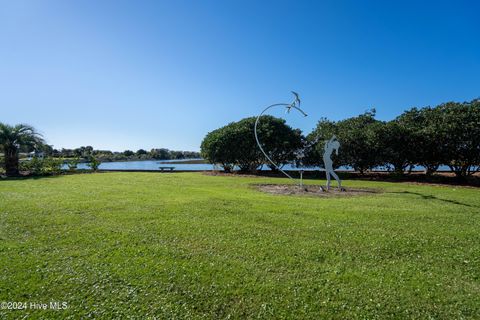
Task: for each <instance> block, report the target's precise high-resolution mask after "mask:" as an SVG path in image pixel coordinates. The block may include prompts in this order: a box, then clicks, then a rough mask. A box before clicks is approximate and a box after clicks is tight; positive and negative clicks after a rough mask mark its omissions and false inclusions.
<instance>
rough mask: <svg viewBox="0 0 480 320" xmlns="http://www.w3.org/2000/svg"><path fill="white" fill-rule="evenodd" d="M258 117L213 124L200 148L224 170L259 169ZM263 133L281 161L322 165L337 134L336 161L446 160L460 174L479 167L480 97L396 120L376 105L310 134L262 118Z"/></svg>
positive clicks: (434, 165) (407, 163)
mask: <svg viewBox="0 0 480 320" xmlns="http://www.w3.org/2000/svg"><path fill="white" fill-rule="evenodd" d="M254 123H255V118H246V119H243V120H241V121H239V122H234V123H230V124H228V125H227V126H224V127H222V128H219V129H217V130H214V131H212V132H210V133H208V134H207V136H206V137H205V138H204V140H203V142H202V145H201V154H202V156H203V157H204V158H205V159H208V160H209V161H210V162H212V163H218V164H221V165H222V166H223V167H224V168H225V170H227V171H229V170H232V169H233V168H234V167H235V166H238V167H239V168H240V169H241V170H244V171H255V170H257V169H258V168H260V166H261V165H263V164H264V163H266V160H265V157H264V156H263V155H262V154H261V153H260V150H259V148H258V147H257V145H256V141H255V137H254V134H253V126H254ZM259 123H260V126H259V130H258V132H259V134H258V135H259V137H260V140H261V143H262V146H263V148H264V149H265V151H266V152H267V154H268V155H269V157H270V158H272V159H273V160H274V161H275V162H276V163H278V164H280V165H285V164H287V163H290V164H297V165H298V164H299V163H300V162H301V163H303V164H305V165H312V166H320V167H321V166H323V160H322V155H323V147H324V141H325V140H328V139H330V138H331V137H332V136H333V135H336V136H337V138H338V140H339V141H340V143H341V149H340V153H339V155H338V156H336V155H334V163H335V165H336V166H337V167H340V166H347V167H351V168H353V169H354V170H356V171H358V172H360V173H364V172H365V171H367V170H373V169H377V168H380V167H384V168H386V169H388V170H392V171H394V172H396V173H398V174H403V173H404V172H406V171H409V170H412V168H414V167H415V166H422V167H423V168H424V169H425V171H426V173H427V174H428V175H431V174H433V173H434V172H435V171H437V170H438V168H439V167H440V166H442V165H444V166H448V167H449V168H450V169H451V170H452V171H453V172H454V173H455V174H456V175H457V176H459V177H465V176H467V175H471V174H473V173H475V172H478V171H480V100H479V99H476V100H473V101H470V102H464V103H456V102H449V103H444V104H441V105H439V106H436V107H425V108H420V109H419V108H412V109H410V110H408V111H405V112H404V113H403V114H401V115H400V116H399V117H397V118H396V119H394V120H392V121H380V120H377V119H376V118H375V110H370V111H368V112H365V113H364V114H361V115H359V116H357V117H352V118H349V119H345V120H341V121H330V120H328V119H321V120H320V121H319V122H318V124H317V126H316V128H315V129H314V130H313V131H312V132H311V133H309V134H308V135H307V136H306V137H305V136H302V135H301V132H300V131H299V130H296V129H292V128H291V127H289V126H288V125H286V124H285V121H284V120H282V119H277V118H274V117H271V116H265V117H263V118H262V119H260V122H259Z"/></svg>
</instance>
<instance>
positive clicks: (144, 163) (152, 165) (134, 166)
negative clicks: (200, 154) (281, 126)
mask: <svg viewBox="0 0 480 320" xmlns="http://www.w3.org/2000/svg"><path fill="white" fill-rule="evenodd" d="M189 160H191V159H189ZM179 161H182V160H141V161H115V162H102V163H101V164H100V167H99V169H100V170H158V171H160V168H159V167H175V169H174V171H208V170H213V169H214V167H213V165H212V164H209V163H173V164H168V163H169V162H179ZM184 161H188V160H184ZM64 169H67V166H64ZM78 169H90V167H89V166H88V165H87V164H86V163H80V164H78ZM219 169H221V167H218V166H217V168H216V170H219ZM283 169H284V170H298V169H296V168H294V167H293V166H291V165H286V166H284V167H283ZM263 170H270V169H269V168H268V167H267V166H263ZM305 170H319V168H305Z"/></svg>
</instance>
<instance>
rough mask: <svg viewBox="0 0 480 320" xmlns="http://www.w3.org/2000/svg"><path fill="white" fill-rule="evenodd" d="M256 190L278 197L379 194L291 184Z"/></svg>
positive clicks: (271, 185)
mask: <svg viewBox="0 0 480 320" xmlns="http://www.w3.org/2000/svg"><path fill="white" fill-rule="evenodd" d="M256 187H257V188H258V190H260V191H262V192H266V193H270V194H280V195H304V196H315V197H323V198H326V197H346V196H347V197H348V196H361V195H372V194H377V193H381V192H382V191H381V190H379V189H369V188H345V189H344V190H339V189H338V188H336V187H331V188H330V190H328V191H326V190H324V189H325V187H323V189H322V188H321V187H320V185H305V186H303V187H300V186H298V185H292V184H259V185H256Z"/></svg>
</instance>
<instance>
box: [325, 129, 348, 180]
mask: <svg viewBox="0 0 480 320" xmlns="http://www.w3.org/2000/svg"><path fill="white" fill-rule="evenodd" d="M339 148H340V142H339V141H338V140H337V137H336V136H335V135H334V136H333V137H332V138H331V139H330V140H328V141H326V142H325V148H324V153H323V163H324V164H325V173H326V174H327V190H330V181H331V177H333V178H334V179H335V180H337V182H338V189H340V190H343V189H342V181H341V180H340V178H339V177H338V176H337V174H336V173H335V171H334V170H333V161H332V158H331V156H332V152H333V150H335V153H336V154H337V155H338V149H339Z"/></svg>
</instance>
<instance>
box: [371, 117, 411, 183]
mask: <svg viewBox="0 0 480 320" xmlns="http://www.w3.org/2000/svg"><path fill="white" fill-rule="evenodd" d="M377 135H378V136H377V139H378V141H379V149H378V152H379V155H380V157H381V159H382V162H383V163H384V164H385V165H387V166H392V167H393V170H394V172H395V173H396V174H398V175H402V174H403V173H404V172H405V170H406V169H407V168H408V167H409V166H411V165H414V164H415V163H416V160H417V155H416V149H415V148H416V147H417V144H416V139H415V138H416V135H415V132H414V131H413V130H412V128H411V127H409V126H406V125H405V124H404V123H402V122H401V121H400V120H399V119H395V120H392V121H388V122H385V123H383V125H381V126H379V128H378V130H377Z"/></svg>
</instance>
